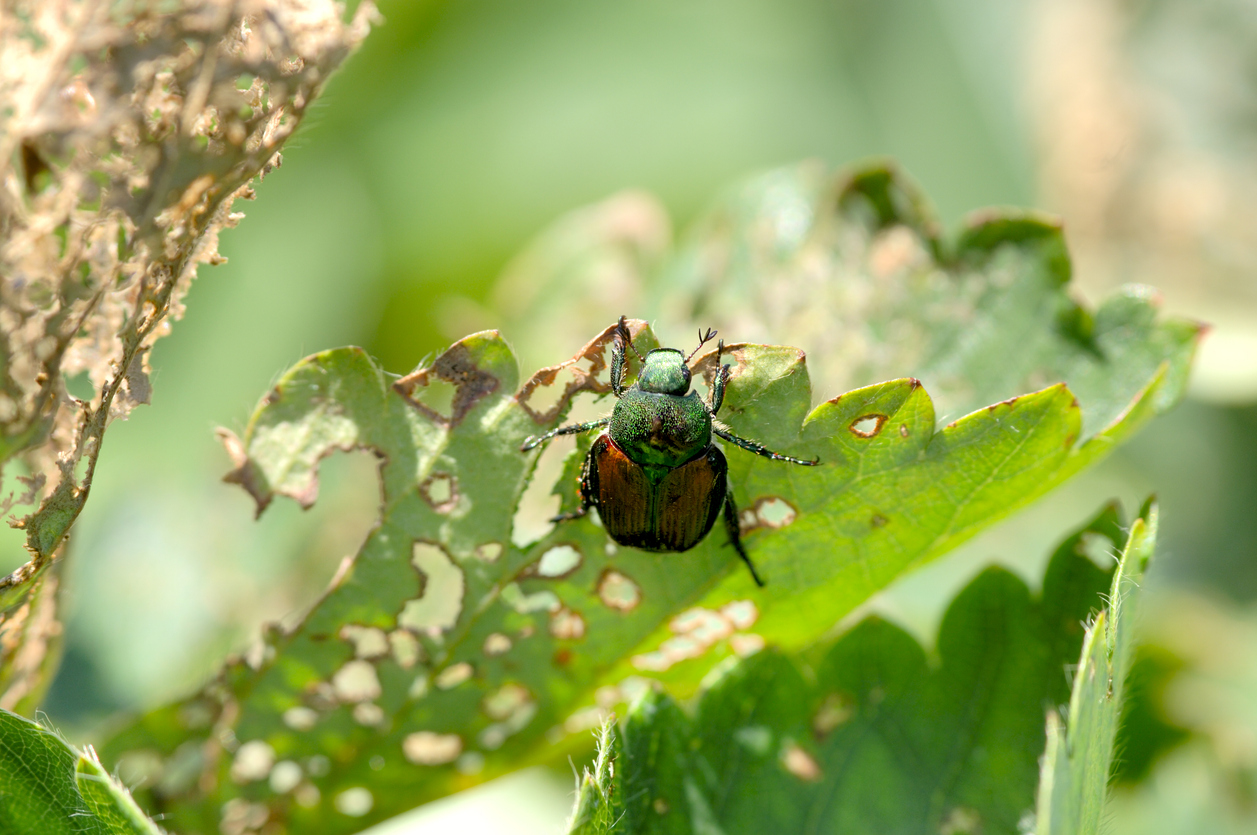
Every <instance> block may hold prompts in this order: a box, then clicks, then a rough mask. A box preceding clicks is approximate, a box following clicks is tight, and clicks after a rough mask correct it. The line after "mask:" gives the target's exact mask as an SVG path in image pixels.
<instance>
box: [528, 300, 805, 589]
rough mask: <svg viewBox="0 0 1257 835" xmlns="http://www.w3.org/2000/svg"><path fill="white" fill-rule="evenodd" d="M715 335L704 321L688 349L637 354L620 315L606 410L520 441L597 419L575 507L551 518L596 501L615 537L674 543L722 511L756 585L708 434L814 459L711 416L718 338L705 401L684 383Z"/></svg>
mask: <svg viewBox="0 0 1257 835" xmlns="http://www.w3.org/2000/svg"><path fill="white" fill-rule="evenodd" d="M715 336H716V331H714V330H711V329H710V328H708V330H707V332H706V333H703V332H702V331H699V334H698V347H697V348H695V349H694V350H693V351H691V352H690V355H689V356H685V355H684V354H683V353H682V352H681V351H678V350H677V349H676V348H655V349H654V350H652V351H650V352H649V353H647V354H646V356H645V357H643V356H642V355H641V353H640V352H639V351H638V350H637V348H636V346H634V345H633V338H632V335H631V334H630V333H629V330H628V324H627V319H626V318H625V317H624V316H621V317H620V321H619V323H618V324H617V325H616V329H615V337H614V343H613V346H612V351H611V390H612V392H613V393H614V394H615V396H616V403H615V408H614V410H613V411H612V412H611V414H610V416H608V417H604V418H601V419H599V420H593V421H589V422H588V423H574V424H570V425H568V426H561V427H559V428H558V429H552V430H550V431H549V432H546V433H545V434H544V435H537V436H532V437H529V438H526V439H525V440H524V443H523V444H522V445H521V446H520V451H521V452H527V451H528V450H531V449H535V448H536V447H538V446H540V445H541V444H543V443H545V442H546V441H548V440H550V439H551V438H554V437H557V436H559V435H575V434H578V433H581V432H588V431H590V430H593V429H600V428H602V429H604V431H603V432H602V434H600V435H599V436H598V437H597V438H595V439H594V442H593V444H591V445H590V448H589V454H588V455H587V456H586V457H585V462H584V465H583V466H582V468H581V478H580V496H581V503H580V507H579V508H577V509H576V510H575V511H573V512H571V513H564V514H561V515H559V516H556V517H554V518H553V519H552V520H551V521H554V522H562V521H567V520H570V519H578V518H580V517H582V516H584V515H585V514H586V513H588V512H589V509H590V508H591V507H594V508H597V509H598V515H599V516H600V517H601V519H602V525H603V528H605V529H606V531H607V535H608V536H610V537H611V539H613V540H614V541H616V542H617V543H619V544H620V545H624V546H627V547H629V548H640V549H641V550H643V551H656V552H681V551H688V550H689V549H691V548H693V547H694V546H695V545H697V544H698V543H699V542H701V541H702V540H703V538H704V537H706V536H707V534H708V533H709V532H710V531H711V529H712V526H713V525H715V523H716V517H717V516H719V515H721V512H722V511H723V513H724V525H725V531H726V532H727V533H728V535H729V543H730V544H731V545H733V548H734V550H735V551H737V552H738V556H739V557H741V558H742V561H743V562H744V563H746V567H747V568H748V569H750V572H751V577H752V579H754V580H755V584H756V585H757V586H760V587H761V588H762V587H763V585H764V581H763V580H762V579H760V576H759V573H758V572H756V570H755V565H754V564H753V563H752V562H751V558H750V555H748V554H747V553H746V548H745V547H744V546H743V545H742V537H741V534H740V532H739V530H738V509H737V505H736V504H735V503H734V500H733V491H732V490H730V489H729V475H728V474H729V465H728V462H727V461H726V460H725V456H724V453H723V452H721V450H720V447H718V446H716V444H715V443H713V440H712V435H715V436H716V437H718V438H721V439H722V440H725V441H727V442H729V443H731V444H733V445H734V446H737V447H741V448H742V449H744V450H746V451H748V452H753V453H755V454H756V455H762V456H764V457H765V458H771V459H773V460H774V461H787V462H789V463H791V464H801V465H803V466H805V467H811V466H815V465H816V464H817V463H819V459H814V460H811V461H808V460H805V459H802V458H792V457H790V456H789V455H782V454H780V453H777V452H773V451H772V450H770V449H768V448H767V447H764V446H762V445H760V444H758V443H756V442H755V441H751V440H747V439H746V438H741V437H738V436H737V435H734V434H733V433H732V432H730V431H729V430H728V429H725V428H724V427H723V426H721V425H719V424H717V423H715V422H714V421H713V418H714V417H715V415H716V413H717V412H719V411H720V406H721V404H722V403H723V402H724V395H725V386H726V385H727V384H728V382H729V375H730V366H728V365H721V364H720V357H721V355H722V354H723V353H724V340H723V339H722V340H720V342H718V343H717V345H716V368H717V372H716V374H715V376H714V378H713V382H712V386H711V399H710V401H709V402H706V403H705V402H703V400H702V398H700V397H699V396H698V392H695V391H691V390H690V382H691V375H690V367H689V363H690V360H691V359H693V358H694V355H695V354H697V353H698V351H699V349H701V348H702V347H703V346H704V345H705V344H707V343H708V342H710V341H711V340H712V339H714V338H715ZM630 348H631V349H632V351H633V353H634V354H636V355H637V357H638V359H639V360H640V361H641V363H642V369H641V371H640V372H639V373H638V375H637V379H636V380H635V381H634V382H633V384H632V385H631V386H628V387H625V386H624V380H623V376H624V363H625V358H626V353H627V351H628V350H629V349H630Z"/></svg>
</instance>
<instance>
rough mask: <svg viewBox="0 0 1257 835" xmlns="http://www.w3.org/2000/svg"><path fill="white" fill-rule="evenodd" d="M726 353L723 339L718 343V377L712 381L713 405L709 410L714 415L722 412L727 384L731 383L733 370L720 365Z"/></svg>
mask: <svg viewBox="0 0 1257 835" xmlns="http://www.w3.org/2000/svg"><path fill="white" fill-rule="evenodd" d="M724 352H725V341H724V340H723V339H722V340H720V341H719V342H717V343H716V376H715V377H713V378H712V381H711V405H710V407H709V410H710V411H711V413H712V414H713V415H714V414H715V413H716V412H719V411H720V406H721V404H722V403H724V402H725V384H726V383H728V382H729V374H730V373H731V369H730V368H729V366H727V365H721V364H720V355H721V354H723V353H724Z"/></svg>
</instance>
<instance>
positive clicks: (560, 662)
mask: <svg viewBox="0 0 1257 835" xmlns="http://www.w3.org/2000/svg"><path fill="white" fill-rule="evenodd" d="M571 660H572V651H571V650H570V649H568V648H567V647H562V648H561V649H560V650H559V651H558V652H556V653H555V654H554V665H555V666H556V667H566V666H567V665H568V662H570V661H571Z"/></svg>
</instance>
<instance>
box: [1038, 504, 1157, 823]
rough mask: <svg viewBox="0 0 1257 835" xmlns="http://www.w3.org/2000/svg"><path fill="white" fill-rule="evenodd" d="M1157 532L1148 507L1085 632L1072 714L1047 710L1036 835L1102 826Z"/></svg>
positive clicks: (1154, 512) (1153, 514)
mask: <svg viewBox="0 0 1257 835" xmlns="http://www.w3.org/2000/svg"><path fill="white" fill-rule="evenodd" d="M1156 537H1157V510H1156V506H1155V505H1151V504H1150V505H1149V507H1148V508H1146V509H1145V511H1144V513H1143V515H1142V516H1141V518H1139V519H1136V520H1135V523H1134V525H1132V526H1131V530H1130V538H1129V540H1128V541H1127V543H1126V547H1125V549H1124V550H1123V551H1122V556H1121V561H1120V562H1119V563H1118V568H1117V573H1116V574H1114V576H1113V584H1112V588H1111V589H1110V590H1109V594H1108V608H1107V609H1106V610H1105V611H1103V612H1101V613H1100V615H1099V617H1097V618H1096V619H1095V621H1094V623H1092V624H1091V625H1090V626H1089V628H1088V629H1087V637H1086V639H1085V640H1084V641H1083V645H1082V654H1081V657H1080V658H1079V660H1078V669H1077V672H1075V673H1074V685H1073V692H1072V693H1071V695H1070V699H1069V712H1068V713H1067V714H1065V717H1064V718H1062V717H1061V715H1060V714H1057V713H1049V714H1048V723H1047V752H1046V753H1045V754H1044V756H1043V770H1042V777H1041V778H1040V781H1039V802H1038V827H1037V829H1036V830H1035V831H1036V833H1038V835H1093V833H1098V832H1100V831H1102V829H1103V827H1102V825H1101V824H1102V820H1103V812H1104V802H1105V796H1106V790H1107V787H1108V782H1109V774H1110V772H1111V771H1112V766H1113V756H1114V750H1113V741H1114V738H1115V737H1116V736H1117V721H1118V718H1119V717H1120V716H1121V708H1122V694H1123V692H1124V690H1125V684H1126V674H1127V673H1128V672H1129V671H1130V665H1131V660H1132V657H1133V655H1134V648H1135V623H1136V612H1137V611H1138V607H1137V602H1138V590H1139V584H1140V582H1141V581H1142V579H1143V574H1144V569H1145V567H1146V566H1147V563H1148V559H1149V558H1150V557H1151V556H1152V552H1153V548H1154V546H1155V545H1156Z"/></svg>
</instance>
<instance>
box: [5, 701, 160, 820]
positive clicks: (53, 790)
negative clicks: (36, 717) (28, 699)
mask: <svg viewBox="0 0 1257 835" xmlns="http://www.w3.org/2000/svg"><path fill="white" fill-rule="evenodd" d="M159 831H160V830H159V829H158V828H157V826H156V825H155V824H154V823H153V822H152V821H150V820H149V819H148V818H147V817H145V816H144V813H143V812H141V811H140V809H139V807H138V806H136V805H135V801H134V800H132V799H131V794H130V792H128V791H127V790H126V788H124V787H123V786H122V785H120V784H119V783H118V781H117V780H116V779H114V778H113V777H112V776H110V774H109V772H107V771H106V770H105V769H104V768H102V767H101V764H100V761H99V760H98V759H97V758H96V754H95V752H93V751H92V750H91V749H90V748H89V749H87V751H85V752H82V753H80V752H79V751H76V750H75V749H73V748H71V747H70V746H69V745H68V744H66V742H65V740H64V739H62V738H61V737H60V736H59V735H58V734H56V733H53V732H52V731H50V730H48V729H47V728H44V727H42V726H40V725H37V724H36V723H34V722H32V721H30V720H29V719H25V718H23V717H21V716H18V715H16V714H13V713H10V712H9V711H7V710H0V832H4V833H5V835H60V833H67V834H68V833H74V835H158V833H159Z"/></svg>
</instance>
